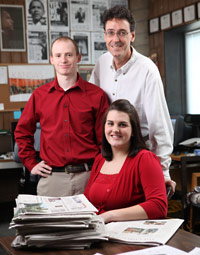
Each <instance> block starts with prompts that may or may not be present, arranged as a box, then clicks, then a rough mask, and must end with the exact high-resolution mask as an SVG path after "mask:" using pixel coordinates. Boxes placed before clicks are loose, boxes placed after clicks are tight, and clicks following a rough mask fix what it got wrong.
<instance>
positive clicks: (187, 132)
mask: <svg viewBox="0 0 200 255" xmlns="http://www.w3.org/2000/svg"><path fill="white" fill-rule="evenodd" d="M171 121H172V125H173V128H174V149H176V148H177V147H178V146H179V143H180V142H183V141H185V140H187V139H190V138H192V137H193V132H192V131H193V130H192V127H191V126H189V125H187V124H186V123H185V121H184V116H182V115H177V116H171Z"/></svg>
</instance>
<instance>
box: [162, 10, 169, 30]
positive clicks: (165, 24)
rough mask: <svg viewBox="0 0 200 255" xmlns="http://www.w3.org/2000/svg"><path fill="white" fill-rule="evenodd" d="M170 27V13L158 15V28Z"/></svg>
mask: <svg viewBox="0 0 200 255" xmlns="http://www.w3.org/2000/svg"><path fill="white" fill-rule="evenodd" d="M170 27H171V16H170V14H169V13H168V14H165V15H162V16H161V17H160V29H161V30H165V29H168V28H170Z"/></svg>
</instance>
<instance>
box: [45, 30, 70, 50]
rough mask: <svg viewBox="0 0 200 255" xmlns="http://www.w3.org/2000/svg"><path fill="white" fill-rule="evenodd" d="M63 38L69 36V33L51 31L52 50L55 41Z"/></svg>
mask: <svg viewBox="0 0 200 255" xmlns="http://www.w3.org/2000/svg"><path fill="white" fill-rule="evenodd" d="M62 36H69V31H65V32H63V31H50V33H49V40H50V42H49V43H50V48H51V45H52V43H53V41H54V40H56V39H57V38H59V37H62Z"/></svg>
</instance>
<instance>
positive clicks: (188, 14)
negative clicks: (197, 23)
mask: <svg viewBox="0 0 200 255" xmlns="http://www.w3.org/2000/svg"><path fill="white" fill-rule="evenodd" d="M194 19H195V4H192V5H189V6H187V7H185V8H184V22H189V21H192V20H194Z"/></svg>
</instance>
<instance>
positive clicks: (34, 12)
mask: <svg viewBox="0 0 200 255" xmlns="http://www.w3.org/2000/svg"><path fill="white" fill-rule="evenodd" d="M30 13H31V16H32V18H33V22H34V23H37V22H38V21H40V19H41V18H42V16H43V14H44V9H43V6H42V5H41V3H40V2H39V1H34V2H33V3H32V5H31V9H30Z"/></svg>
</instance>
